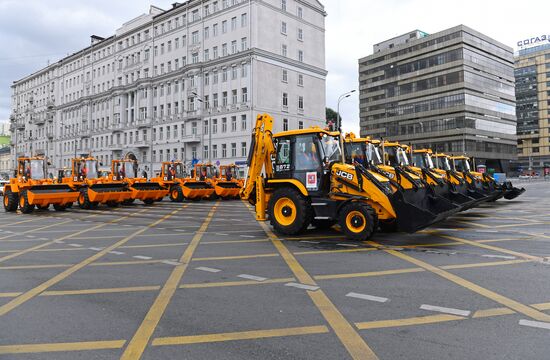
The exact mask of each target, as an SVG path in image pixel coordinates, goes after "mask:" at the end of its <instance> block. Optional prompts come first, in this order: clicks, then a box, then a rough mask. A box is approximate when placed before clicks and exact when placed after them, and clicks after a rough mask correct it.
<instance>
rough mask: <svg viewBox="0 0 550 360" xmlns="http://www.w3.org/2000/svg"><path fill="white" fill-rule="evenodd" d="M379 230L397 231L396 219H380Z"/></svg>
mask: <svg viewBox="0 0 550 360" xmlns="http://www.w3.org/2000/svg"><path fill="white" fill-rule="evenodd" d="M380 230H382V231H383V232H387V233H392V232H396V231H397V219H392V220H385V221H382V220H381V221H380Z"/></svg>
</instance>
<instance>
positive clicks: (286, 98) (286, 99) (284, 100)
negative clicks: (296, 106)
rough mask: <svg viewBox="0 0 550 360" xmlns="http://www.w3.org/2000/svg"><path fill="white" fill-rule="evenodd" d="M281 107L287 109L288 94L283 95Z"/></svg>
mask: <svg viewBox="0 0 550 360" xmlns="http://www.w3.org/2000/svg"><path fill="white" fill-rule="evenodd" d="M283 107H288V94H287V93H283Z"/></svg>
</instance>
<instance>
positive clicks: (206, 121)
mask: <svg viewBox="0 0 550 360" xmlns="http://www.w3.org/2000/svg"><path fill="white" fill-rule="evenodd" d="M208 133H209V131H208V120H204V132H203V134H205V135H208Z"/></svg>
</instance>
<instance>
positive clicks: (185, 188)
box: [151, 161, 214, 202]
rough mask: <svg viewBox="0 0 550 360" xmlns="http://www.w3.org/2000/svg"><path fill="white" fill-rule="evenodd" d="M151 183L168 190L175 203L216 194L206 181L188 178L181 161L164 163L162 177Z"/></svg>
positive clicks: (154, 179)
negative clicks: (156, 183)
mask: <svg viewBox="0 0 550 360" xmlns="http://www.w3.org/2000/svg"><path fill="white" fill-rule="evenodd" d="M151 181H153V182H158V183H159V184H160V185H161V186H163V187H166V188H168V189H169V193H168V196H169V197H170V200H171V201H174V202H182V201H183V199H191V200H200V199H202V198H207V197H210V196H211V195H212V193H214V188H213V187H212V186H211V185H210V184H208V183H207V182H206V181H200V180H199V179H198V177H197V178H195V177H187V176H186V174H185V169H184V166H183V163H182V162H181V161H171V162H168V161H167V162H163V163H162V167H161V171H160V175H159V176H158V177H156V178H153V179H151Z"/></svg>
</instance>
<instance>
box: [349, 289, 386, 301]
mask: <svg viewBox="0 0 550 360" xmlns="http://www.w3.org/2000/svg"><path fill="white" fill-rule="evenodd" d="M346 296H347V297H351V298H356V299H362V300H369V301H376V302H381V303H384V302H386V301H389V300H390V299H388V298H385V297H380V296H373V295H367V294H359V293H354V292H350V293H348V294H346Z"/></svg>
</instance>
